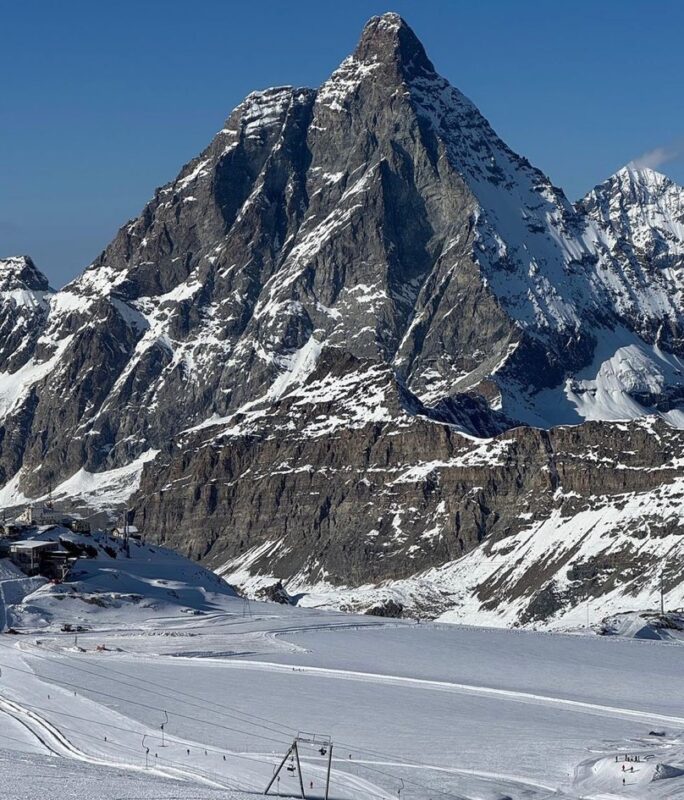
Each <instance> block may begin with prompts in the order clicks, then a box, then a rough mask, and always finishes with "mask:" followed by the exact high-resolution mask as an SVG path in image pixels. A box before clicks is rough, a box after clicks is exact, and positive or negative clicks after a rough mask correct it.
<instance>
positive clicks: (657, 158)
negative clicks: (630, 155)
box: [631, 138, 684, 169]
mask: <svg viewBox="0 0 684 800" xmlns="http://www.w3.org/2000/svg"><path fill="white" fill-rule="evenodd" d="M681 156H684V138H681V139H677V140H676V141H674V142H670V144H666V145H662V146H661V147H656V148H654V149H653V150H648V151H647V152H646V153H642V154H641V155H640V156H639V157H638V158H635V159H634V161H632V162H631V165H632V166H633V167H634V168H635V169H643V168H644V167H648V168H649V169H658V167H660V166H662V165H663V164H667V163H668V162H669V161H674V160H675V159H677V158H680V157H681Z"/></svg>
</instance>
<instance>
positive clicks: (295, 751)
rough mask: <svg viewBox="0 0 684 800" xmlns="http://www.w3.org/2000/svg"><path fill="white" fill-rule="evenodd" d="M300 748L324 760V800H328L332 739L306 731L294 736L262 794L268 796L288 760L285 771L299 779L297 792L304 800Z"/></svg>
mask: <svg viewBox="0 0 684 800" xmlns="http://www.w3.org/2000/svg"><path fill="white" fill-rule="evenodd" d="M300 748H306V749H307V750H313V751H315V754H316V755H317V756H319V757H321V758H326V773H325V800H328V793H329V791H330V769H331V767H332V751H333V743H332V739H331V738H330V737H329V736H325V735H324V734H321V733H308V732H306V731H299V733H298V734H297V735H296V736H295V738H294V740H293V742H292V744H291V745H290V747H289V749H288V751H287V753H285V755H284V756H283V760H282V761H281V762H280V764H278V768H277V769H276V771H275V772H274V773H273V777H272V778H271V780H270V781H269V784H268V786H267V787H266V791H265V792H264V794H268V792H269V790H270V789H271V787H272V786H273V784H274V783H275V782H276V780H278V776H279V775H280V771H281V770H282V768H283V767H284V766H285V763H286V762H287V760H288V759H289V760H290V763H289V764H288V766H287V771H288V772H290V773H291V774H292V775H293V776H294V773H295V772H296V773H297V777H298V778H299V792H300V795H301V797H302V800H306V794H305V793H304V777H303V776H302V764H301V761H300V759H299V753H300Z"/></svg>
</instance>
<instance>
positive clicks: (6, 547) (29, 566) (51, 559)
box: [0, 503, 90, 580]
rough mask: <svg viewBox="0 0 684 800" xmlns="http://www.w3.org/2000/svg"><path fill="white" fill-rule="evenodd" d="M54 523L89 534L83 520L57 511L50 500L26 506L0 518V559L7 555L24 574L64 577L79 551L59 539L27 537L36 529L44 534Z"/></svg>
mask: <svg viewBox="0 0 684 800" xmlns="http://www.w3.org/2000/svg"><path fill="white" fill-rule="evenodd" d="M57 526H59V527H63V528H68V529H69V530H71V531H73V532H74V533H79V534H82V535H85V536H89V535H90V523H89V522H88V521H87V520H84V519H81V518H79V517H75V516H73V515H71V514H66V513H65V512H63V511H59V510H58V509H56V508H54V506H53V505H52V503H47V504H44V505H43V504H39V503H35V504H31V505H28V506H26V508H25V509H24V510H23V511H22V512H21V514H19V516H17V517H15V518H13V519H6V518H5V517H4V516H3V519H2V520H0V558H1V557H5V558H9V559H10V560H11V561H12V562H13V563H14V564H16V566H18V567H19V569H21V571H22V572H24V573H26V575H43V576H45V577H46V578H50V579H52V580H64V578H65V577H66V575H67V573H68V571H69V569H70V567H71V565H72V564H73V563H74V562H75V561H76V559H77V558H78V557H79V554H78V553H76V552H74V551H73V550H70V549H69V548H67V547H65V546H64V544H63V543H62V542H61V541H59V540H57V541H55V540H50V539H47V538H46V539H42V538H41V539H38V538H28V536H29V534H31V533H35V532H36V529H37V528H39V529H40V533H46V532H48V531H49V530H50V529H51V528H53V527H57Z"/></svg>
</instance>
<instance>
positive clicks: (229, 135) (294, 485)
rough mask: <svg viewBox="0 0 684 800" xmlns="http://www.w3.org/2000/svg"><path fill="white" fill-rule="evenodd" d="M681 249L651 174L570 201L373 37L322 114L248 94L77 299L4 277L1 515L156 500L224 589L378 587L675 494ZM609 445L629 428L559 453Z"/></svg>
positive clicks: (384, 36) (150, 511)
mask: <svg viewBox="0 0 684 800" xmlns="http://www.w3.org/2000/svg"><path fill="white" fill-rule="evenodd" d="M683 250H684V245H683V237H682V190H681V189H680V188H679V187H676V186H675V185H674V184H672V183H671V182H669V181H667V179H665V178H664V177H662V176H658V175H657V174H656V173H652V172H649V171H644V170H641V171H635V170H631V169H629V170H626V171H621V172H620V173H618V174H617V175H616V176H614V178H612V179H610V180H609V181H608V182H607V183H605V184H602V185H601V186H599V187H597V188H596V189H595V190H594V191H593V192H592V193H591V194H590V195H589V196H588V197H587V198H585V199H584V200H583V201H581V202H580V203H579V204H578V205H577V206H576V207H575V206H573V205H572V204H571V203H570V202H569V201H568V200H567V198H566V197H565V196H564V194H563V193H562V191H561V190H559V189H557V188H556V187H554V186H553V185H552V184H551V182H550V181H549V179H548V178H547V177H546V176H545V175H543V174H542V173H541V172H540V171H539V170H537V169H535V168H534V167H533V166H531V165H530V164H529V162H528V161H527V160H526V159H524V158H522V157H520V156H518V155H516V154H515V153H513V152H512V151H511V150H510V149H509V148H508V147H507V146H506V145H505V144H504V143H503V142H502V141H501V139H499V137H498V136H497V135H496V133H495V132H494V131H493V130H492V128H491V127H490V125H489V123H488V122H487V121H486V119H485V118H484V117H483V116H482V115H481V114H480V112H479V111H478V110H477V109H476V108H475V106H474V105H473V104H472V103H471V102H470V101H469V100H468V99H467V98H465V97H464V96H463V95H462V94H461V93H460V92H459V91H458V90H457V89H455V88H453V87H451V86H450V85H449V83H448V82H447V81H446V80H445V79H444V78H442V77H440V76H439V75H438V74H437V73H436V71H435V69H434V67H433V65H432V63H431V62H430V60H429V58H428V57H427V55H426V53H425V51H424V49H423V47H422V45H421V44H420V42H419V41H418V39H417V38H416V37H415V35H414V34H413V32H412V31H411V29H410V28H409V27H408V26H407V25H406V23H405V22H404V21H403V20H402V19H401V18H400V17H398V16H397V15H396V14H386V15H383V16H381V17H376V18H373V19H372V20H371V21H370V22H369V23H368V25H367V26H366V28H365V29H364V31H363V33H362V36H361V40H360V42H359V44H358V46H357V48H356V50H355V51H354V53H353V54H352V55H351V56H350V57H349V58H347V59H345V61H344V62H343V63H342V64H341V65H340V67H339V68H338V69H337V70H336V71H335V72H334V73H333V74H332V76H331V77H330V79H329V80H328V81H326V82H325V83H324V84H323V85H322V86H321V87H320V88H319V89H318V90H311V89H297V88H292V87H280V88H276V89H269V90H266V91H263V92H255V93H253V94H251V95H249V96H248V97H247V98H246V99H245V101H244V102H243V103H241V104H240V105H239V106H238V107H237V108H236V109H235V110H234V111H233V112H232V114H231V115H230V116H229V118H228V120H227V121H226V123H225V125H224V127H223V128H222V129H221V130H220V131H219V132H218V134H217V135H216V136H215V138H214V139H213V141H212V142H211V143H210V144H209V146H208V147H207V148H206V150H204V151H203V153H201V154H200V155H199V156H198V157H197V158H195V159H193V160H192V161H190V162H189V163H188V164H187V165H186V166H185V167H183V169H182V170H181V172H180V174H179V175H178V177H177V178H176V179H175V180H173V181H172V182H170V183H169V184H167V185H166V186H164V187H162V188H161V189H158V190H157V191H156V192H155V195H154V198H153V199H152V200H151V201H150V203H148V205H147V206H146V207H145V209H144V210H143V212H142V213H141V215H140V216H139V217H138V218H137V219H135V220H132V221H130V222H129V223H128V224H126V225H125V226H124V227H123V228H121V230H120V231H119V232H118V234H117V236H116V238H115V239H114V241H113V242H112V243H111V244H110V245H109V246H108V247H107V248H106V250H105V251H104V252H103V253H102V254H101V255H100V257H99V258H98V259H97V260H96V261H95V263H94V264H92V265H91V266H90V267H88V269H87V270H86V271H85V272H84V273H83V274H82V275H81V276H80V277H79V278H77V279H76V280H75V281H73V282H72V283H71V284H69V285H68V286H66V287H65V288H64V289H63V290H61V291H60V292H57V293H55V294H49V292H48V287H47V281H45V280H44V279H43V278H42V277H41V276H39V275H38V273H36V271H35V269H34V268H33V267H32V265H29V266H27V265H26V264H24V266H22V263H23V262H20V261H16V260H15V261H12V260H10V261H9V262H4V263H5V264H7V265H8V266H6V267H5V268H4V269H5V270H6V274H7V276H8V278H7V281H6V282H7V285H8V286H9V287H14V286H23V287H25V288H24V289H20V294H19V295H17V289H16V288H8V290H7V291H5V292H4V293H3V301H2V302H3V307H2V308H3V310H2V313H3V317H2V320H0V324H2V330H3V331H5V330H6V329H7V331H8V334H9V330H11V331H12V332H13V335H14V336H15V338H16V337H19V338H18V339H16V341H14V342H13V343H12V344H11V345H9V344H8V345H7V348H9V350H11V352H12V353H18V354H20V355H19V356H13V357H12V359H10V360H7V359H5V360H3V361H2V364H0V366H1V367H2V370H3V371H2V372H1V373H0V398H2V412H3V417H2V423H1V424H2V426H3V427H2V437H0V483H1V484H4V489H2V490H0V498H1V499H2V501H3V502H4V504H12V503H16V502H21V501H22V500H23V499H24V498H25V497H26V496H36V495H40V494H42V493H44V492H45V491H46V490H47V488H48V486H50V485H52V487H53V488H54V493H55V495H56V496H57V497H59V496H67V497H78V498H79V499H80V500H81V501H87V502H88V503H89V504H91V505H92V504H99V505H107V504H110V505H116V504H117V503H121V502H123V501H124V500H125V497H126V495H127V494H130V493H132V492H136V491H137V494H136V495H135V497H134V498H133V501H132V502H133V504H134V505H135V507H136V519H137V520H138V522H139V523H140V524H142V525H144V527H145V529H146V531H147V533H148V535H149V536H154V537H157V538H158V539H159V540H163V541H166V542H168V543H170V544H172V545H173V546H174V547H177V548H179V549H181V550H183V551H184V552H186V553H189V554H191V555H193V556H195V557H198V558H203V559H205V560H206V561H207V563H209V564H211V565H212V566H214V567H225V569H228V570H230V569H234V570H239V571H240V573H241V574H247V573H250V574H252V573H254V572H256V573H264V574H265V575H267V576H268V579H269V580H270V579H271V578H272V577H273V578H284V579H293V578H295V576H296V582H297V585H299V586H308V587H311V586H318V585H319V584H320V583H321V582H326V583H329V584H331V585H333V586H335V585H340V584H344V585H346V586H352V587H355V586H358V585H359V584H362V583H367V582H369V581H372V582H377V581H380V580H385V579H391V580H396V579H403V578H407V577H409V576H411V575H413V574H415V573H417V572H420V571H421V570H425V569H430V568H435V567H441V566H443V565H444V564H446V563H450V562H452V561H454V559H457V558H460V557H463V556H466V557H467V556H468V554H469V553H471V552H480V550H481V549H482V546H483V543H484V545H486V546H493V543H496V542H500V541H505V540H506V539H508V538H509V537H513V536H515V535H517V534H518V533H520V532H521V531H523V530H525V529H526V527H529V526H528V525H527V522H528V521H529V520H530V519H534V520H535V521H543V520H544V519H551V518H552V516H553V514H554V513H557V512H559V513H560V511H562V512H563V513H564V514H574V513H575V511H573V510H572V509H571V507H570V506H569V505H568V503H567V497H566V495H568V496H571V497H574V496H575V495H577V496H578V497H580V498H582V500H581V501H579V500H578V501H577V503H576V505H577V507H580V506H581V503H582V502H586V503H587V504H589V505H594V506H595V505H596V504H597V502H599V501H597V499H596V498H597V495H598V494H599V493H600V492H602V491H604V492H606V493H607V494H608V495H610V501H609V502H610V503H613V502H618V501H616V500H615V497H616V496H618V495H620V494H627V493H632V492H641V491H645V492H653V491H657V490H658V489H659V488H660V487H661V486H662V485H663V484H670V483H671V482H672V481H674V480H676V479H678V478H679V476H681V473H682V464H681V463H680V462H679V461H677V458H676V457H675V456H676V454H677V447H679V446H680V443H681V442H680V434H679V432H678V431H677V430H676V428H677V427H684V412H683V411H682V407H683V402H684V362H683V361H682V359H683V358H684V350H683V347H682V331H683V330H684V312H683V308H682V286H683V285H684V277H683V274H682V252H683ZM27 263H29V262H27ZM22 276H23V277H22ZM21 292H23V294H22V293H21ZM19 297H21V298H29V297H30V298H31V301H30V303H29V302H24V301H21V300H20V299H18V298H19ZM22 303H23V305H22ZM22 309H23V310H22ZM19 318H21V319H22V320H26V322H25V323H22V324H23V327H22V326H20V325H18V324H16V323H15V320H17V319H19ZM5 321H7V324H5ZM5 341H8V342H9V339H8V338H4V339H3V340H2V341H0V348H2V347H3V346H4V343H5ZM2 352H4V351H2V350H1V349H0V353H2ZM645 417H648V420H647V422H646V423H645V424H644V423H642V422H640V421H639V420H641V419H642V418H645ZM653 418H659V420H660V421H659V422H658V423H656V422H655V421H654V419H653ZM586 420H590V421H591V420H594V421H611V422H612V423H616V422H617V423H619V424H608V423H606V424H596V425H591V424H584V425H580V426H579V427H578V428H576V429H572V430H570V431H569V430H568V429H560V430H551V432H550V433H549V432H547V431H549V429H554V426H558V425H563V424H568V423H573V424H579V423H583V422H585V421H586ZM628 421H634V422H631V423H630V425H625V424H623V423H625V422H628ZM524 425H532V426H535V429H532V428H526V427H521V426H524ZM633 441H638V442H639V448H638V450H636V451H635V452H634V453H632V452H631V451H630V443H631V442H633ZM559 447H560V448H561V449H560V450H559V449H558V448H559ZM599 454H600V455H599ZM673 454H674V455H673ZM597 458H600V459H601V465H602V466H604V467H606V469H603V470H602V471H601V470H600V469H599V467H598V466H597V465H596V463H595V461H596V459H597ZM626 461H629V463H630V469H629V471H625V472H619V473H616V474H617V475H619V476H620V478H619V480H618V479H617V478H616V475H614V474H612V473H611V472H610V471H609V470H608V469H607V467H608V466H609V465H612V467H611V469H613V470H618V469H620V466H619V465H621V464H623V463H626ZM583 474H584V475H586V474H594V475H595V476H596V477H598V476H599V475H600V478H601V480H602V481H603V484H602V485H601V486H596V485H592V484H591V483H589V482H587V481H586V480H583V479H582V477H581V476H582V475H583ZM524 515H531V516H524ZM615 524H618V523H617V522H616V523H615ZM677 524H678V525H680V526H681V521H680V522H679V523H677ZM568 535H570V534H568ZM510 542H513V539H510ZM511 558H514V556H513V555H512V556H511ZM561 562H562V563H561ZM227 564H230V565H232V566H231V567H228V566H226V565H227ZM564 565H565V561H564V560H562V559H561V561H559V565H558V569H564V568H565V567H564ZM549 576H550V573H549V574H547V573H546V572H544V571H543V570H542V571H539V570H538V571H537V573H535V574H533V575H531V576H530V577H529V580H528V581H527V584H526V587H525V592H526V593H527V594H526V597H527V603H528V604H529V603H533V602H534V599H535V597H536V596H537V594H538V593H540V592H542V591H544V590H545V587H546V585H547V583H548V580H550V577H549ZM501 599H502V601H504V602H508V600H507V598H506V597H505V595H504V594H502V595H501ZM492 602H495V599H494V600H492ZM542 616H543V615H542ZM519 618H520V619H523V618H525V612H524V611H521V612H520V617H519Z"/></svg>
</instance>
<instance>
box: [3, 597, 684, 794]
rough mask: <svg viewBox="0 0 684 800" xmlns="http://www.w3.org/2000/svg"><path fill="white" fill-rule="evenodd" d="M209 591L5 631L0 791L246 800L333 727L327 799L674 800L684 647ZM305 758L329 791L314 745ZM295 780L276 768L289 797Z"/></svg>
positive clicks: (316, 790) (682, 748) (682, 728)
mask: <svg viewBox="0 0 684 800" xmlns="http://www.w3.org/2000/svg"><path fill="white" fill-rule="evenodd" d="M44 596H45V590H39V591H38V592H36V593H34V594H33V595H31V596H29V597H28V598H26V600H25V603H24V606H23V607H22V606H19V607H16V608H15V609H13V611H12V616H13V618H14V619H15V620H16V619H21V617H22V613H23V612H24V611H26V613H27V616H26V618H27V619H33V620H35V619H38V618H39V617H40V614H39V609H40V606H41V604H42V603H44V602H45V597H44ZM41 597H42V598H43V599H41ZM62 602H65V601H62ZM74 602H75V601H74ZM78 602H80V603H83V601H78ZM203 603H204V610H203V611H202V612H201V613H198V614H195V613H187V611H186V612H179V611H178V610H176V611H175V612H174V611H173V609H172V608H170V607H168V606H166V605H159V606H158V607H154V604H153V605H152V606H147V607H146V609H142V608H140V607H138V608H136V609H135V611H134V612H131V615H130V619H129V620H128V622H127V621H126V619H125V615H124V612H123V611H122V609H121V608H118V609H116V612H115V613H111V610H110V609H107V608H105V607H99V606H97V605H96V606H94V611H93V607H92V606H91V604H86V603H84V605H88V606H89V608H88V617H87V619H88V627H89V628H90V630H88V631H87V632H81V633H79V634H78V636H77V638H76V637H75V634H73V633H71V634H69V633H62V632H60V631H59V626H58V625H57V624H56V623H55V622H53V623H52V624H50V625H49V626H47V627H42V628H36V629H34V630H33V631H30V632H29V631H28V630H27V631H26V632H25V633H24V634H23V635H19V636H12V635H8V634H4V635H2V636H0V669H2V676H1V677H0V694H1V695H2V697H1V698H0V721H1V722H0V750H2V753H0V780H2V782H3V785H4V786H7V787H8V789H7V791H8V792H9V793H8V794H6V795H5V796H7V797H10V798H21V800H23V799H24V798H28V797H34V796H37V795H38V794H39V793H41V792H42V791H44V787H45V786H46V780H47V778H46V776H49V781H50V787H51V789H50V791H51V793H53V794H55V795H56V796H59V797H60V798H61V797H70V796H73V797H79V798H90V797H98V798H99V797H104V798H106V800H109V799H110V798H111V799H112V800H114V798H134V797H135V798H148V797H149V798H181V799H184V798H197V799H198V800H199V798H214V797H221V798H244V797H247V795H248V794H249V795H250V796H254V793H257V795H258V794H259V793H261V792H262V791H263V789H264V787H265V785H266V783H267V782H268V780H269V779H270V777H271V775H272V774H273V769H274V766H275V765H276V763H277V762H278V761H279V759H280V758H281V757H282V755H283V754H284V753H285V751H286V749H287V747H288V745H289V743H290V741H291V739H292V736H293V735H294V734H295V733H296V732H297V731H299V730H301V731H311V732H318V733H324V734H329V735H331V736H332V738H333V741H334V743H335V745H334V751H333V775H332V781H331V797H333V798H335V799H336V800H338V799H339V800H342V798H348V799H349V800H352V799H353V800H371V798H387V799H388V800H389V798H396V797H398V796H400V797H410V798H416V800H428V798H431V799H432V800H436V799H437V798H442V797H444V798H447V797H450V798H472V799H473V800H474V798H480V799H481V800H495V798H498V800H501V798H504V797H510V798H551V797H553V798H580V797H582V798H597V799H598V798H608V797H611V798H620V797H625V798H627V797H644V798H671V797H678V796H682V797H684V778H683V777H682V776H680V775H678V771H679V769H680V768H683V769H684V734H683V732H684V692H682V685H684V681H683V679H684V657H683V656H684V651H683V650H682V648H681V645H680V644H677V643H667V642H651V641H637V640H630V639H622V638H619V637H608V638H606V637H598V636H592V635H576V636H573V635H560V634H546V633H534V632H516V631H507V630H488V629H478V628H467V627H457V626H451V625H436V624H416V623H411V622H397V621H385V620H381V619H374V618H369V617H350V616H344V615H338V614H331V613H325V612H320V611H314V610H306V609H294V608H290V607H282V606H275V605H264V604H256V603H251V604H247V603H245V602H243V601H242V600H240V599H239V598H235V597H231V596H230V595H227V594H222V595H217V596H215V597H212V598H207V597H205V598H204V599H203ZM54 605H55V600H54V596H53V597H52V599H51V600H50V610H51V613H52V615H53V618H54V608H53V606H54ZM29 610H30V613H29ZM143 610H145V611H146V615H145V614H143V613H142V612H143ZM84 618H85V617H84ZM74 621H77V620H76V618H74ZM98 645H99V646H101V647H102V646H105V647H106V648H107V650H104V651H102V650H100V651H98V650H97V647H98ZM162 724H164V727H165V730H164V746H163V747H162V740H161V729H160V726H161V725H162ZM652 731H654V732H657V733H660V734H663V735H661V736H654V735H650V732H652ZM105 737H106V738H105ZM148 747H149V753H148V754H147V758H148V766H147V768H146V766H145V757H146V756H145V749H146V748H148ZM626 754H629V755H632V756H635V757H636V756H637V755H638V756H639V757H640V759H641V760H640V761H639V762H629V765H628V766H630V767H631V766H633V767H634V768H635V771H634V772H633V773H632V772H626V773H623V772H622V765H623V763H624V762H623V761H622V759H624V756H625V755H626ZM301 755H302V769H303V773H304V780H305V787H306V790H307V796H310V797H322V796H323V788H324V771H325V770H324V768H325V759H324V758H323V757H322V756H321V755H320V754H319V753H318V751H317V750H316V749H314V748H307V747H303V749H302V754H301ZM616 756H617V757H618V759H620V760H618V761H617V762H616V761H615V759H616ZM658 765H661V766H658ZM656 775H672V776H673V777H663V778H661V779H657V780H653V778H654V776H656ZM623 778H624V780H625V783H624V785H623V783H622V781H623ZM167 781H173V783H168V784H167V783H166V782H167ZM176 782H180V783H176ZM311 783H313V789H311ZM27 787H32V790H33V793H30V792H29V789H28V788H27ZM74 787H80V788H78V790H76V789H75V788H74ZM274 788H275V787H274ZM297 788H298V781H297V779H296V777H294V775H293V774H292V773H289V772H287V771H286V770H284V771H283V773H282V780H281V781H280V790H281V792H282V794H283V795H285V794H288V795H292V794H296V790H297ZM72 791H73V794H69V792H72Z"/></svg>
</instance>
